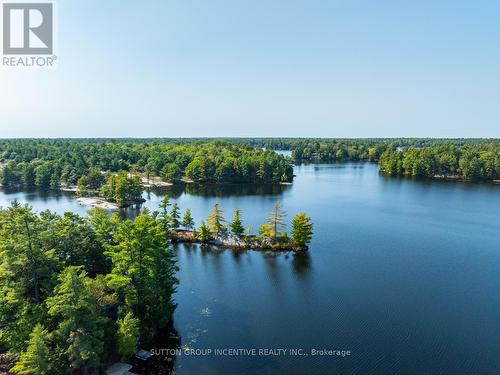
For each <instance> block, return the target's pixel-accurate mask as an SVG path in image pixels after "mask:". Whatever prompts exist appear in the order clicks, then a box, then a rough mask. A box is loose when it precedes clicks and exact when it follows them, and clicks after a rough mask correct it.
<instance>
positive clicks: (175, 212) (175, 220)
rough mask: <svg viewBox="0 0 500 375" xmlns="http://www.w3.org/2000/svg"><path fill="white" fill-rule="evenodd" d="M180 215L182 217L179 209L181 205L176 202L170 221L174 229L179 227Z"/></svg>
mask: <svg viewBox="0 0 500 375" xmlns="http://www.w3.org/2000/svg"><path fill="white" fill-rule="evenodd" d="M180 217H181V213H180V210H179V205H178V204H177V203H174V204H173V205H172V212H171V213H170V223H171V225H172V229H177V228H178V227H179V225H180V223H179V219H180Z"/></svg>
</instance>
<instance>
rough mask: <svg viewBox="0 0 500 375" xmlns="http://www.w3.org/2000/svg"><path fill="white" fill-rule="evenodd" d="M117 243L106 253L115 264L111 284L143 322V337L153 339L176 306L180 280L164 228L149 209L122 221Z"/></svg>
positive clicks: (110, 276)
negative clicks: (176, 290)
mask: <svg viewBox="0 0 500 375" xmlns="http://www.w3.org/2000/svg"><path fill="white" fill-rule="evenodd" d="M114 239H115V241H116V243H117V244H116V245H115V246H112V247H111V250H110V251H107V252H106V255H108V256H109V257H110V258H111V261H112V263H113V267H112V271H111V274H108V275H107V280H108V286H109V287H111V288H113V289H114V290H116V291H118V293H119V294H120V296H121V297H122V298H123V299H125V303H126V305H127V307H128V308H129V309H130V310H131V311H133V313H134V316H136V317H137V318H138V319H140V321H141V336H143V337H145V338H146V337H148V338H150V337H151V336H153V335H154V334H155V333H156V332H157V330H158V328H159V327H160V328H161V327H163V326H165V325H166V324H167V323H168V321H169V319H170V317H171V315H172V313H173V310H174V308H175V305H174V303H173V301H172V298H171V297H172V294H173V293H174V291H175V285H176V284H177V279H176V278H175V272H176V270H177V267H176V265H175V259H174V255H173V253H172V250H171V248H170V247H169V246H168V244H167V239H166V238H165V235H164V232H163V228H162V227H161V225H160V224H157V222H156V221H155V219H154V218H153V217H152V216H151V215H149V214H148V213H147V212H143V213H141V214H140V215H139V216H137V217H136V219H135V220H134V221H133V222H132V221H130V220H127V221H124V222H122V223H121V224H120V225H119V227H118V230H117V232H116V233H115V238H114Z"/></svg>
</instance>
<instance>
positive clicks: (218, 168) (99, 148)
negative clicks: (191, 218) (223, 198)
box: [0, 139, 293, 189]
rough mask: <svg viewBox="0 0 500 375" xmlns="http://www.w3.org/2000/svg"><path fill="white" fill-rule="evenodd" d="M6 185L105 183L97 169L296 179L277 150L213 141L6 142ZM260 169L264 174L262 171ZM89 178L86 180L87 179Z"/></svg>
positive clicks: (219, 178)
mask: <svg viewBox="0 0 500 375" xmlns="http://www.w3.org/2000/svg"><path fill="white" fill-rule="evenodd" d="M0 155H2V158H0V162H3V164H6V166H5V168H4V169H3V172H2V173H1V175H2V176H1V179H0V182H1V183H2V184H3V185H5V186H33V185H35V186H37V187H39V188H50V187H57V186H58V185H60V184H66V185H74V184H76V183H77V182H79V184H80V185H81V186H82V187H86V188H87V189H91V187H90V186H93V187H94V188H95V187H98V186H100V183H101V181H99V176H98V175H97V174H95V173H94V172H91V170H92V169H94V170H96V171H99V173H100V172H101V171H103V172H109V173H116V172H119V171H127V172H140V173H144V174H145V175H146V176H147V179H148V180H149V179H150V177H151V176H152V175H155V176H161V177H162V178H163V179H164V180H165V181H170V182H177V181H178V180H180V179H181V178H182V177H183V176H186V177H188V178H190V179H192V180H194V181H196V182H211V183H278V182H280V181H287V182H289V181H292V180H293V166H292V163H291V160H289V159H287V158H285V157H283V156H281V155H278V154H276V153H275V152H272V151H263V150H262V149H261V148H254V147H250V146H248V145H243V144H236V142H233V141H231V142H229V141H207V140H194V139H192V140H158V139H156V140H136V141H134V140H113V141H105V140H28V139H26V140H21V139H16V140H0ZM258 172H259V173H258ZM82 177H83V178H82Z"/></svg>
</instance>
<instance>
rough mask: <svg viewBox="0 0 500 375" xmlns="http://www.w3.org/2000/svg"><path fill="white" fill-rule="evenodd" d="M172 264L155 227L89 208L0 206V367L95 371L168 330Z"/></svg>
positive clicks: (150, 221)
mask: <svg viewBox="0 0 500 375" xmlns="http://www.w3.org/2000/svg"><path fill="white" fill-rule="evenodd" d="M176 272H177V265H176V260H175V254H174V252H173V250H172V246H171V245H170V244H169V241H168V237H167V233H165V231H164V227H163V224H162V223H161V222H160V220H158V219H157V218H156V217H155V216H154V215H152V214H151V213H149V212H148V211H147V210H143V212H142V213H141V214H140V215H139V216H138V217H136V218H135V220H134V221H131V220H122V219H120V217H119V216H118V215H111V216H110V215H108V213H107V212H106V211H104V210H100V209H93V210H91V211H89V214H88V216H87V217H81V216H79V215H76V214H74V213H71V212H66V213H65V214H64V215H58V214H55V213H53V212H50V211H43V212H40V213H35V212H33V210H32V208H31V207H30V206H28V205H24V206H23V205H21V204H19V203H18V202H16V201H14V202H13V203H12V205H11V206H10V207H8V208H6V209H0V300H1V301H2V304H1V305H0V353H1V355H0V362H1V363H0V368H5V371H6V372H8V373H12V374H40V375H44V374H45V375H49V374H50V375H53V374H68V373H78V374H97V373H104V372H105V370H106V368H107V367H109V366H110V365H111V364H113V363H116V362H117V361H131V360H133V357H134V355H135V354H136V353H138V350H139V349H141V348H146V349H147V348H150V347H151V346H154V342H155V339H156V337H157V336H159V335H160V336H161V335H162V334H164V333H165V331H168V330H169V329H170V328H169V327H170V326H171V323H172V316H173V312H174V310H175V308H176V304H175V302H174V300H173V293H174V292H175V290H176V285H177V284H178V281H177V279H176V276H175V274H176Z"/></svg>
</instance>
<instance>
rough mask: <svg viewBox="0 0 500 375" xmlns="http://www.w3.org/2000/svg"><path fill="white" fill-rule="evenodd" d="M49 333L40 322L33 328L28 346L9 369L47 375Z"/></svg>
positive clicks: (24, 374)
mask: <svg viewBox="0 0 500 375" xmlns="http://www.w3.org/2000/svg"><path fill="white" fill-rule="evenodd" d="M50 353H51V352H50V348H49V333H48V331H47V330H45V329H44V328H43V326H42V325H41V324H37V325H36V326H35V328H33V332H31V334H30V339H29V341H28V347H27V348H26V350H25V351H24V352H22V353H21V354H20V355H19V360H18V361H17V363H16V364H15V366H14V367H13V368H12V369H11V370H10V371H11V372H12V373H14V374H19V375H31V374H37V375H38V374H40V375H49V374H50V373H51V371H50Z"/></svg>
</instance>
